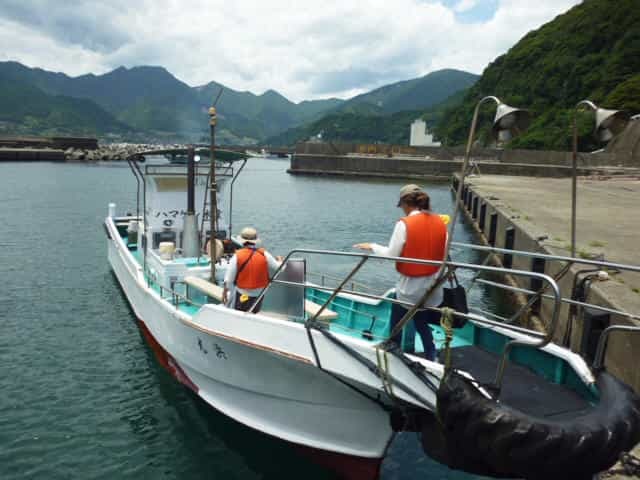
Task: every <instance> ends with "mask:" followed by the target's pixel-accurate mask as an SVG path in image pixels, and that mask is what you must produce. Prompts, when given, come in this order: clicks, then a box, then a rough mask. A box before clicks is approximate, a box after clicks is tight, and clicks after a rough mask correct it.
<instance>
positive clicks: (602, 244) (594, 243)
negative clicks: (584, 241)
mask: <svg viewBox="0 0 640 480" xmlns="http://www.w3.org/2000/svg"><path fill="white" fill-rule="evenodd" d="M589 246H590V247H593V248H601V247H606V246H607V242H601V241H600V240H593V241H592V242H589Z"/></svg>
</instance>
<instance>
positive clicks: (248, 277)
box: [236, 248, 269, 290]
mask: <svg viewBox="0 0 640 480" xmlns="http://www.w3.org/2000/svg"><path fill="white" fill-rule="evenodd" d="M252 252H253V249H252V248H241V249H240V250H237V251H236V259H237V261H238V264H237V268H238V275H237V277H236V285H237V286H238V287H240V288H244V289H247V290H253V289H256V288H264V287H266V286H267V284H268V283H269V264H268V263H267V257H265V255H264V248H260V249H258V250H256V251H255V253H254V254H253V255H251V253H252ZM249 257H251V259H249ZM247 262H248V263H247ZM245 264H246V265H245ZM243 265H244V267H243ZM241 269H242V270H241Z"/></svg>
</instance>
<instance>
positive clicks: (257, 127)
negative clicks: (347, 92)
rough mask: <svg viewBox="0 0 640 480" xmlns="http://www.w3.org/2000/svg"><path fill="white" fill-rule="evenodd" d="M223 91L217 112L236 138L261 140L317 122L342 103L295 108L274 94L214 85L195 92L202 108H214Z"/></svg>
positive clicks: (319, 102) (315, 103) (310, 103)
mask: <svg viewBox="0 0 640 480" xmlns="http://www.w3.org/2000/svg"><path fill="white" fill-rule="evenodd" d="M221 88H222V89H223V92H222V95H221V96H220V99H219V100H218V104H217V110H218V112H219V115H220V119H221V120H222V121H223V122H222V124H223V125H225V128H228V129H229V130H231V131H233V132H234V133H236V134H237V135H241V136H244V137H249V138H253V139H258V140H262V139H264V138H265V137H268V136H271V135H275V134H277V133H280V132H282V131H284V130H286V129H288V128H290V127H293V126H297V125H300V124H302V123H304V122H306V121H309V120H311V119H314V118H316V117H317V116H319V115H321V114H322V113H324V112H326V111H327V110H330V109H333V108H335V107H336V106H338V105H340V104H341V103H342V102H343V101H342V100H339V99H335V98H332V99H328V100H314V101H304V102H300V103H298V104H296V103H293V102H291V101H289V100H288V99H286V98H285V97H283V96H282V95H280V94H279V93H278V92H276V91H274V90H267V91H266V92H265V93H263V94H262V95H255V94H253V93H251V92H238V91H236V90H232V89H230V88H228V87H225V86H223V85H221V84H219V83H216V82H211V83H208V84H207V85H203V86H201V87H196V88H195V91H196V92H197V94H198V98H199V102H200V104H201V105H203V106H207V107H208V106H209V105H211V103H212V101H213V99H215V98H216V97H217V95H218V93H219V92H220V89H221Z"/></svg>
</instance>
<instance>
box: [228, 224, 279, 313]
mask: <svg viewBox="0 0 640 480" xmlns="http://www.w3.org/2000/svg"><path fill="white" fill-rule="evenodd" d="M240 239H241V240H242V244H243V247H242V248H241V249H239V250H237V251H236V254H235V255H234V256H233V257H232V258H231V261H230V262H229V267H228V269H227V271H226V274H225V276H224V290H223V293H222V302H223V303H224V304H225V305H227V306H228V307H231V308H235V309H236V310H242V311H244V312H246V311H248V310H250V309H251V307H252V306H253V304H254V303H255V302H256V300H257V299H258V297H259V296H260V293H261V292H262V289H263V288H265V287H266V286H267V285H268V284H269V271H270V270H271V271H275V270H277V269H278V267H279V266H280V263H281V262H282V257H277V258H273V256H272V255H271V254H270V253H269V252H267V251H266V250H265V249H264V248H258V243H260V240H259V239H258V232H257V231H256V229H255V228H252V227H247V228H243V229H242V232H240ZM229 293H231V295H230V294H229ZM261 303H262V302H260V304H258V305H256V308H255V309H254V310H253V312H254V313H258V312H259V311H260V307H261Z"/></svg>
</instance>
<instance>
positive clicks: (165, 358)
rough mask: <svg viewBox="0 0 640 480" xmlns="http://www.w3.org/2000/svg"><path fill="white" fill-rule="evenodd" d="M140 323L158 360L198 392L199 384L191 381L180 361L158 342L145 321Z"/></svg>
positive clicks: (184, 383)
mask: <svg viewBox="0 0 640 480" xmlns="http://www.w3.org/2000/svg"><path fill="white" fill-rule="evenodd" d="M138 324H139V325H140V330H142V334H143V335H144V338H146V340H147V343H148V344H149V346H150V347H151V349H152V350H153V353H154V354H155V356H156V358H157V359H158V362H160V365H162V366H163V367H164V368H165V369H166V370H167V371H168V372H169V373H170V374H171V375H173V376H174V377H175V378H176V380H178V381H179V382H180V383H182V384H183V385H185V386H187V387H189V388H190V389H191V390H193V391H194V392H195V393H198V386H197V385H196V384H195V383H193V382H192V381H191V379H190V378H189V377H188V376H187V374H186V373H184V370H182V368H181V367H180V365H178V362H176V361H175V359H174V358H173V357H172V356H171V355H170V354H169V352H167V351H166V350H165V349H164V348H162V345H160V344H159V343H158V341H157V340H156V339H155V338H154V336H153V335H152V334H151V332H150V331H149V329H148V328H147V326H146V325H145V323H144V322H143V321H142V320H140V319H138Z"/></svg>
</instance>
